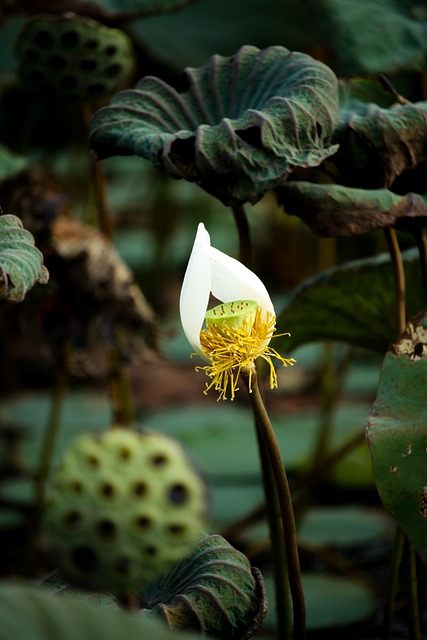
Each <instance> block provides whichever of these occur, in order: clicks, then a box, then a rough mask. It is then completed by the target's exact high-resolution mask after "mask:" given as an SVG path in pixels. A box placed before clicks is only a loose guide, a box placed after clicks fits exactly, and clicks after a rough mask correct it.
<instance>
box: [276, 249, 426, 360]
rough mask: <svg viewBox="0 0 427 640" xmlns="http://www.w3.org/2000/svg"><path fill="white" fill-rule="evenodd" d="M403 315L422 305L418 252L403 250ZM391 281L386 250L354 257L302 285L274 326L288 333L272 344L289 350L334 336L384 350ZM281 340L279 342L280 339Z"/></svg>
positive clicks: (390, 321)
mask: <svg viewBox="0 0 427 640" xmlns="http://www.w3.org/2000/svg"><path fill="white" fill-rule="evenodd" d="M403 262H404V267H405V275H406V289H407V315H408V317H413V316H415V315H416V314H417V313H418V312H419V311H420V309H421V308H422V307H423V305H424V292H423V291H424V290H423V286H422V281H421V272H420V271H421V270H420V265H419V259H418V254H417V251H416V250H414V249H409V250H408V251H405V252H403ZM394 318H395V315H394V284H393V273H392V268H391V263H390V258H389V257H388V255H386V254H382V255H380V256H377V257H374V258H366V259H362V260H355V261H352V262H349V263H347V264H345V265H342V266H339V267H336V268H334V269H331V270H328V271H325V272H323V273H321V274H319V275H317V276H315V277H314V278H311V279H310V280H308V281H306V282H305V283H303V284H302V285H301V286H300V287H299V288H298V289H297V290H296V292H295V294H294V296H293V298H292V299H291V300H290V302H289V303H288V305H287V306H286V307H285V309H284V310H283V311H282V313H281V314H280V316H279V319H278V328H279V329H280V330H281V328H282V327H283V328H284V330H286V331H290V333H291V336H290V337H286V338H277V341H276V344H275V348H276V349H278V351H281V345H282V346H283V351H286V353H289V352H290V351H292V350H293V349H295V348H296V347H298V346H299V345H302V344H305V343H307V342H313V341H317V340H338V341H343V342H346V343H348V344H352V345H355V346H356V347H361V348H366V349H372V350H374V351H379V352H380V353H384V352H385V351H386V349H387V347H388V345H389V344H390V343H391V342H392V341H393V340H394V337H395V334H396V330H395V321H394ZM282 341H283V342H282Z"/></svg>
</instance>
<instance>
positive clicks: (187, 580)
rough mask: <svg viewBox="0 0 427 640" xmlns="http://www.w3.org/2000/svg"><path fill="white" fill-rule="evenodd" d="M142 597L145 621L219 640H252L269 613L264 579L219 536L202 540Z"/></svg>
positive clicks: (147, 589)
mask: <svg viewBox="0 0 427 640" xmlns="http://www.w3.org/2000/svg"><path fill="white" fill-rule="evenodd" d="M138 597H139V601H140V604H141V606H142V607H143V609H142V613H143V614H144V616H148V617H150V618H153V617H154V618H160V619H163V620H165V621H166V623H167V624H168V626H169V627H170V629H172V630H180V629H188V630H196V631H198V632H199V633H200V632H201V633H202V634H203V635H207V636H209V637H212V638H220V639H221V640H228V639H230V640H231V639H236V640H237V639H241V640H243V639H244V638H249V637H251V635H252V634H253V633H254V631H255V630H256V628H257V627H258V626H259V624H260V623H261V622H262V620H263V618H264V616H265V615H266V613H267V601H266V597H265V591H264V582H263V579H262V575H261V573H260V572H259V571H258V570H256V569H252V568H251V566H250V563H249V560H248V559H247V558H246V556H245V555H243V554H242V553H240V551H237V550H236V549H234V547H232V546H231V545H230V544H229V543H228V542H227V541H226V540H225V539H224V538H223V537H222V536H219V535H211V536H205V537H204V538H202V539H201V541H200V543H199V545H198V547H197V548H196V549H195V551H194V552H193V553H192V554H191V555H189V556H187V557H185V558H184V559H183V560H182V561H181V562H179V563H178V564H177V565H176V566H175V567H174V568H173V569H172V570H171V571H170V572H169V574H167V575H166V576H165V577H164V578H163V579H160V580H158V581H157V582H154V583H153V584H151V585H150V586H149V587H147V588H146V589H145V590H144V591H142V592H140V593H139V594H138Z"/></svg>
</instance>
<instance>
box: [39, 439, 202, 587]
mask: <svg viewBox="0 0 427 640" xmlns="http://www.w3.org/2000/svg"><path fill="white" fill-rule="evenodd" d="M206 510H207V509H206V487H205V484H204V482H203V479H202V478H201V476H200V474H199V473H198V471H197V470H196V469H195V468H194V466H193V465H192V464H191V462H190V461H189V459H188V457H187V456H186V454H185V453H184V451H183V449H182V448H181V446H180V445H179V444H178V443H177V442H176V441H175V440H173V439H171V438H169V437H167V436H163V435H158V434H153V433H149V434H140V433H136V432H134V431H129V430H126V429H119V428H117V429H111V430H109V431H107V432H106V433H104V434H102V435H100V436H96V435H92V434H85V435H83V436H80V437H78V438H76V439H75V440H74V441H73V442H72V443H71V445H70V446H69V447H68V449H67V451H66V452H65V454H64V457H63V461H62V464H61V465H60V466H59V467H58V468H57V469H56V470H55V471H54V473H53V474H52V481H51V491H50V494H49V499H48V503H47V507H46V529H47V532H48V534H49V538H50V540H51V543H52V549H53V551H54V553H55V556H56V559H57V563H58V567H59V569H60V571H61V572H62V573H63V574H64V576H65V577H67V578H68V579H69V580H70V581H72V582H73V583H75V584H78V585H80V586H83V587H85V588H89V589H107V590H110V591H114V592H116V593H124V592H127V591H129V590H132V589H137V588H142V587H143V586H144V585H147V584H149V583H151V582H152V581H153V580H154V579H156V578H157V577H159V576H160V575H162V574H163V573H164V572H165V571H167V570H168V569H169V568H170V567H171V565H172V564H174V563H175V562H177V561H178V560H180V559H181V558H182V556H183V555H185V554H186V553H188V552H189V551H190V550H191V549H192V547H193V545H194V544H195V543H196V542H197V540H198V539H199V537H200V535H201V533H202V531H203V529H204V527H205V524H206Z"/></svg>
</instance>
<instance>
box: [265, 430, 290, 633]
mask: <svg viewBox="0 0 427 640" xmlns="http://www.w3.org/2000/svg"><path fill="white" fill-rule="evenodd" d="M256 427H257V428H256V433H257V439H258V449H259V454H260V458H261V469H262V477H263V483H264V495H265V508H266V511H267V519H268V525H269V531H270V541H271V549H272V556H273V572H274V584H275V588H276V592H275V597H276V620H277V638H278V639H279V640H287V639H288V638H291V634H292V620H291V612H290V594H289V578H288V563H287V559H286V549H285V545H284V532H283V525H282V518H281V513H280V504H279V498H278V495H277V489H276V483H275V479H274V474H273V471H272V468H271V465H270V458H269V456H268V451H267V449H266V447H265V444H264V438H263V435H262V432H261V430H260V428H259V427H258V424H257V425H256Z"/></svg>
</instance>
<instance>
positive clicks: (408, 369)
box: [367, 310, 427, 562]
mask: <svg viewBox="0 0 427 640" xmlns="http://www.w3.org/2000/svg"><path fill="white" fill-rule="evenodd" d="M426 384H427V310H424V312H423V313H422V314H420V315H419V316H418V317H417V318H416V319H415V320H414V321H413V322H410V323H409V324H408V325H407V327H406V331H405V333H404V335H403V337H402V338H401V339H400V340H399V342H397V343H396V344H393V345H391V347H390V349H389V351H387V354H386V356H385V359H384V363H383V366H382V369H381V376H380V381H379V388H378V395H377V399H376V401H375V404H374V406H373V409H372V413H371V416H370V418H369V421H368V428H367V440H368V444H369V448H370V452H371V458H372V469H373V473H374V477H375V482H376V485H377V488H378V492H379V494H380V497H381V500H382V502H383V504H384V506H385V507H386V509H388V511H389V512H390V513H391V514H392V516H393V517H394V518H395V519H396V520H397V522H398V524H399V525H400V527H401V528H402V529H403V531H404V532H405V533H406V534H407V536H408V537H409V539H410V540H411V541H412V542H413V543H414V544H415V547H416V549H417V551H418V553H419V554H420V556H421V558H422V559H423V560H424V562H427V536H426V532H427V476H426V467H427V450H426V443H427V399H426V393H425V391H426Z"/></svg>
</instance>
